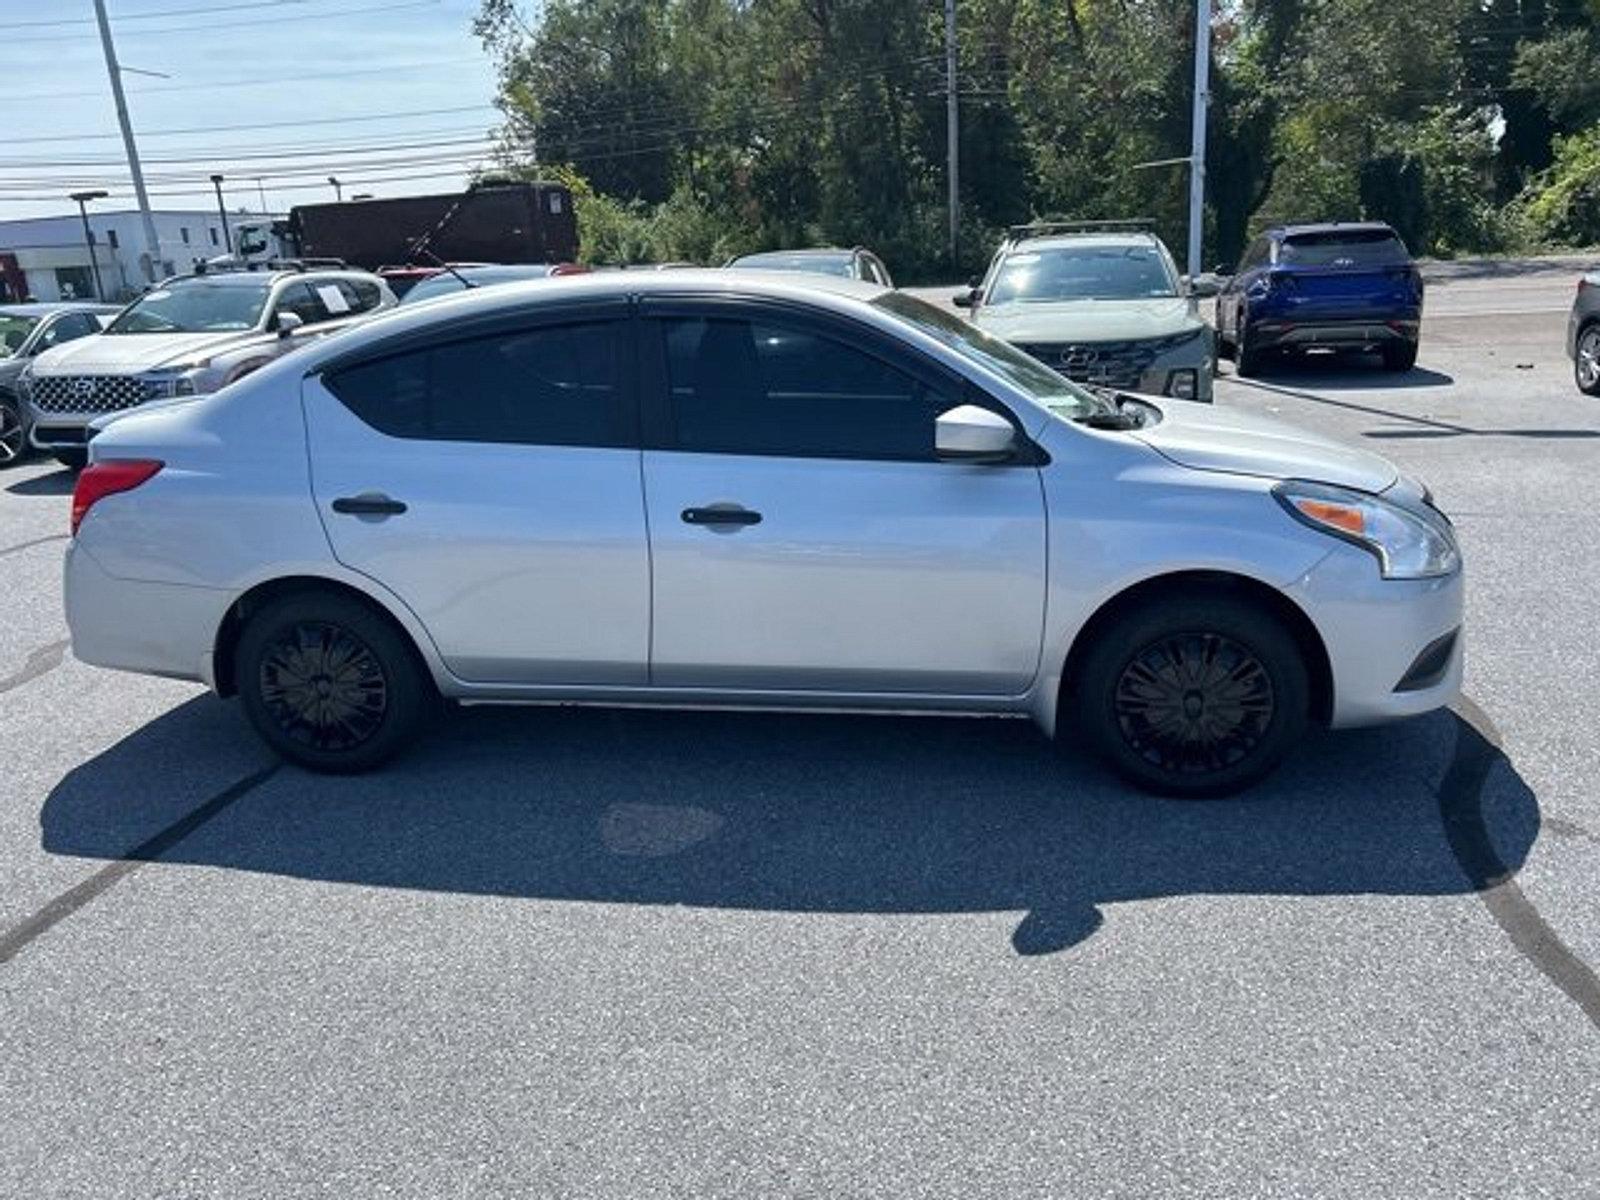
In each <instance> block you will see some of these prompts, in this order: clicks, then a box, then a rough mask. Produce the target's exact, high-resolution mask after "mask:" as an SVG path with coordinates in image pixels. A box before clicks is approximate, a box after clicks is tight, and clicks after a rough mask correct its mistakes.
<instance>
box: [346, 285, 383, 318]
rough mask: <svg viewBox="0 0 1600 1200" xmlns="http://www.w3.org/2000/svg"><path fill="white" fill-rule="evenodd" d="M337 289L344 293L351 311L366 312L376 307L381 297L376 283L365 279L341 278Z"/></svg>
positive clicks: (381, 294)
mask: <svg viewBox="0 0 1600 1200" xmlns="http://www.w3.org/2000/svg"><path fill="white" fill-rule="evenodd" d="M339 291H340V292H341V293H342V294H343V295H344V298H345V302H346V303H347V304H349V305H350V309H351V311H352V312H368V311H370V310H371V309H374V308H377V307H378V304H379V303H380V302H381V301H382V299H383V293H382V292H380V291H379V290H378V285H377V284H375V283H372V282H371V281H370V280H366V279H341V280H339Z"/></svg>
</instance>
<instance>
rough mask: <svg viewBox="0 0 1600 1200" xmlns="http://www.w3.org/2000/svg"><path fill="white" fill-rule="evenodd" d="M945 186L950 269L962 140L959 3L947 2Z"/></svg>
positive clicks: (958, 201)
mask: <svg viewBox="0 0 1600 1200" xmlns="http://www.w3.org/2000/svg"><path fill="white" fill-rule="evenodd" d="M944 89H945V182H946V184H947V185H948V187H949V191H950V265H951V266H954V265H955V263H956V236H957V233H958V231H959V229H960V225H961V164H960V161H959V160H960V158H961V139H960V136H959V130H958V122H959V119H960V116H959V113H958V112H957V105H956V0H944Z"/></svg>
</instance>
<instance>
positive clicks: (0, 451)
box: [0, 395, 28, 467]
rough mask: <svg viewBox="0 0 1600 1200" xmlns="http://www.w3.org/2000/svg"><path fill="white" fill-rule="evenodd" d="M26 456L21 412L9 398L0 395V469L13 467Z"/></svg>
mask: <svg viewBox="0 0 1600 1200" xmlns="http://www.w3.org/2000/svg"><path fill="white" fill-rule="evenodd" d="M27 456H28V433H27V430H25V429H23V427H22V410H21V409H20V408H18V407H17V402H16V401H15V400H13V399H12V398H11V397H10V396H7V395H0V467H10V466H15V465H16V464H17V463H19V462H21V461H22V460H23V459H24V458H26V457H27Z"/></svg>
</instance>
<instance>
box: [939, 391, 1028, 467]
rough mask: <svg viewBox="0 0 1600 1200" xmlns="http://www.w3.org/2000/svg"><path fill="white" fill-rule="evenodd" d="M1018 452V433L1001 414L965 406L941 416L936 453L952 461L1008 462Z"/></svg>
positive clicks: (947, 411) (972, 405)
mask: <svg viewBox="0 0 1600 1200" xmlns="http://www.w3.org/2000/svg"><path fill="white" fill-rule="evenodd" d="M1016 449H1017V431H1016V430H1015V429H1014V428H1013V427H1012V425H1011V422H1010V421H1008V420H1006V419H1005V418H1004V417H1002V416H1001V415H1000V414H999V413H996V412H990V411H989V410H988V409H987V408H980V407H978V406H977V405H976V404H962V405H960V406H958V407H956V408H951V409H946V410H945V411H944V412H942V413H940V414H939V416H938V419H937V420H935V421H934V425H933V451H934V454H935V455H937V456H938V457H939V458H941V459H947V460H949V461H951V462H970V463H996V462H1007V461H1009V460H1010V459H1011V458H1012V456H1013V455H1015V453H1016Z"/></svg>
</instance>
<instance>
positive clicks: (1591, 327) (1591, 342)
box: [1567, 271, 1600, 396]
mask: <svg viewBox="0 0 1600 1200" xmlns="http://www.w3.org/2000/svg"><path fill="white" fill-rule="evenodd" d="M1567 357H1569V358H1570V359H1572V377H1573V379H1574V380H1575V381H1576V382H1577V384H1578V390H1579V391H1580V392H1584V393H1586V394H1587V395H1590V396H1600V271H1596V272H1594V273H1593V274H1589V275H1585V276H1584V277H1583V278H1582V279H1580V280H1578V297H1577V299H1575V300H1574V301H1573V302H1572V316H1571V317H1569V318H1568V319H1567Z"/></svg>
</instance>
